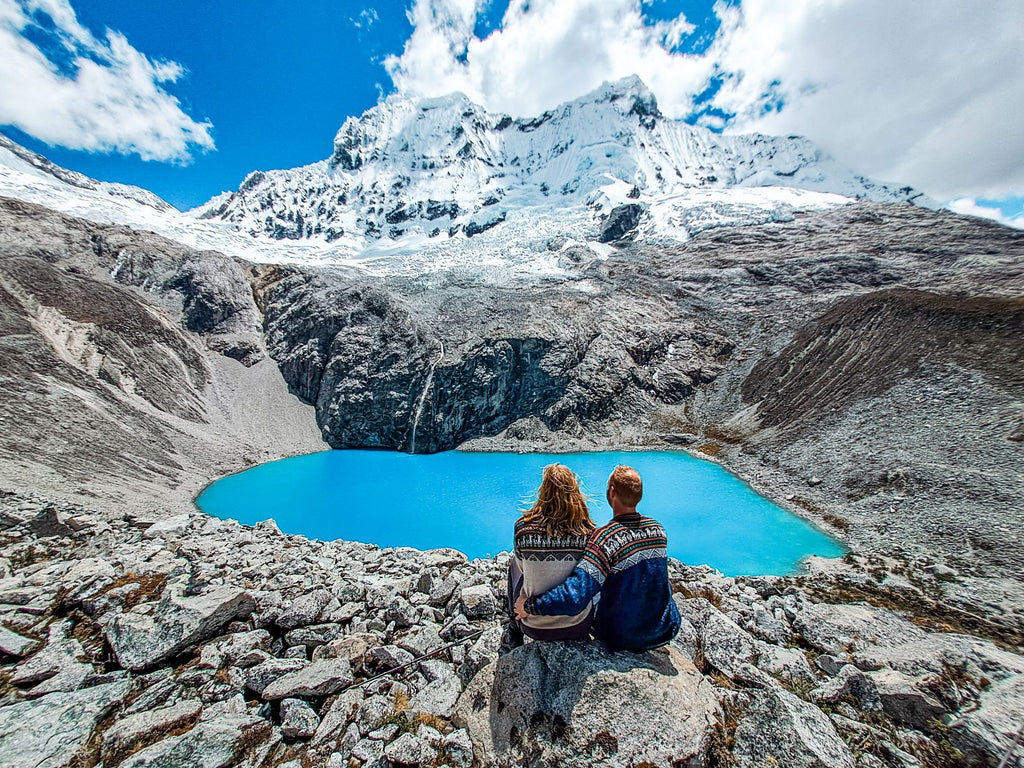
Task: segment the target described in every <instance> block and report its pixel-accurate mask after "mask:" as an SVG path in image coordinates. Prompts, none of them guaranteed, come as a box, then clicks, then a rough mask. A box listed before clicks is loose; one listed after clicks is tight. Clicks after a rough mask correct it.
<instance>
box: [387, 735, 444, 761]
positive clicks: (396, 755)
mask: <svg viewBox="0 0 1024 768" xmlns="http://www.w3.org/2000/svg"><path fill="white" fill-rule="evenodd" d="M384 755H385V756H386V757H387V759H388V760H390V761H391V762H392V763H396V764H398V765H420V764H421V763H426V762H429V761H430V760H433V759H434V757H435V756H436V755H437V750H435V749H434V748H433V747H431V746H430V744H428V743H427V742H426V741H424V740H423V739H421V738H419V737H418V736H413V735H412V734H411V733H403V734H402V735H401V736H399V737H398V738H397V739H395V740H394V741H392V742H391V743H390V744H388V745H387V746H386V747H384Z"/></svg>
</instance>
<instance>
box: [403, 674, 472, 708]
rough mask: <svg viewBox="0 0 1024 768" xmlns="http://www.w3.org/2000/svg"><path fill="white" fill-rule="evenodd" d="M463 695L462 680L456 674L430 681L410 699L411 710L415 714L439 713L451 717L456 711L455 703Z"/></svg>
mask: <svg viewBox="0 0 1024 768" xmlns="http://www.w3.org/2000/svg"><path fill="white" fill-rule="evenodd" d="M460 695H462V681H461V680H459V678H458V677H457V676H455V675H454V674H453V675H452V676H451V677H443V678H440V679H438V680H434V681H433V682H432V683H429V684H428V685H427V686H426V687H425V688H423V690H421V691H418V692H417V693H416V694H414V695H413V697H412V699H410V701H409V711H410V712H412V713H413V714H419V713H423V714H428V715H438V716H439V717H444V718H449V717H451V716H452V712H454V711H455V705H456V704H457V703H458V701H459V696H460Z"/></svg>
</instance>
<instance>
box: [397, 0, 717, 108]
mask: <svg viewBox="0 0 1024 768" xmlns="http://www.w3.org/2000/svg"><path fill="white" fill-rule="evenodd" d="M484 2H486V0H484ZM483 7H484V3H483V2H477V1H476V0H415V3H414V4H413V6H412V8H411V10H410V12H409V19H410V21H411V22H412V24H413V28H414V29H413V33H412V36H411V37H410V38H409V40H408V41H407V43H406V45H405V50H404V51H403V52H402V54H401V55H396V56H391V57H389V58H388V59H387V60H386V61H385V66H386V67H387V70H388V72H389V74H390V75H391V78H392V80H393V81H394V83H395V86H396V87H397V88H398V90H399V91H402V92H405V93H409V94H415V95H423V96H439V95H442V94H445V93H450V92H452V91H461V92H463V93H465V94H466V95H467V96H469V97H470V98H471V99H473V100H474V101H477V102H479V103H481V104H483V105H484V106H485V107H487V108H488V109H489V110H492V111H495V112H506V113H509V114H512V115H515V116H517V117H526V116H532V115H537V114H540V113H541V112H543V111H545V110H547V109H550V108H552V107H555V106H557V105H558V104H560V103H562V102H565V101H569V100H571V99H574V98H577V97H578V96H581V95H583V94H584V93H587V92H589V91H592V90H594V89H595V88H597V87H598V86H599V85H601V83H602V82H604V81H605V80H617V79H619V78H623V77H626V76H628V75H632V74H636V75H639V76H640V77H641V78H642V79H643V80H644V82H646V83H647V85H648V86H649V87H650V88H651V89H652V90H653V91H654V92H655V93H656V94H657V96H658V99H659V103H660V105H661V107H662V109H663V110H665V111H666V112H668V113H670V114H679V115H682V114H685V113H686V112H687V111H688V110H689V108H690V103H691V99H692V96H693V94H695V93H697V92H699V91H700V90H701V89H702V88H703V85H704V83H705V82H706V80H707V78H708V76H709V74H710V71H711V70H710V63H709V62H708V61H707V60H706V59H704V58H702V57H699V56H689V55H684V54H679V53H672V49H673V48H675V47H676V46H678V44H679V42H680V41H681V40H682V39H683V38H684V37H686V36H687V35H689V34H690V33H691V32H692V31H693V26H692V25H691V24H689V23H688V22H687V21H686V19H685V17H682V16H680V17H678V18H676V19H670V20H667V21H661V22H656V23H648V22H647V21H646V20H645V18H644V15H643V11H642V7H641V4H640V2H639V1H638V0H512V2H511V3H510V4H509V7H508V9H507V10H506V12H505V16H504V18H503V20H502V24H501V27H500V28H499V29H497V30H495V31H494V32H492V33H491V34H489V35H488V36H487V37H486V38H484V39H483V40H481V39H479V38H477V37H475V35H474V34H473V31H474V28H475V25H476V20H477V15H478V13H479V12H480V11H481V10H482V9H483Z"/></svg>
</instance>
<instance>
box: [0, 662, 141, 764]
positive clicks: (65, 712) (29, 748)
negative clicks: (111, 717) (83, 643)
mask: <svg viewBox="0 0 1024 768" xmlns="http://www.w3.org/2000/svg"><path fill="white" fill-rule="evenodd" d="M128 688H129V684H128V683H127V682H120V683H107V684H106V685H97V686H95V687H93V688H85V689H83V690H80V691H74V692H72V693H51V694H50V695H48V696H43V697H42V698H39V699H35V700H33V701H25V702H21V703H19V704H12V705H10V706H7V707H0V768H62V766H67V765H71V764H72V763H74V762H75V760H76V757H77V755H78V751H79V750H80V749H82V747H84V746H86V745H87V744H88V743H89V740H90V739H91V738H92V734H93V730H94V729H95V728H96V724H97V723H98V722H99V721H100V718H102V717H103V716H104V715H105V714H106V713H107V712H109V711H110V709H111V708H112V707H114V706H115V705H116V704H117V703H118V702H120V701H121V700H123V699H124V697H125V696H126V695H127V693H128Z"/></svg>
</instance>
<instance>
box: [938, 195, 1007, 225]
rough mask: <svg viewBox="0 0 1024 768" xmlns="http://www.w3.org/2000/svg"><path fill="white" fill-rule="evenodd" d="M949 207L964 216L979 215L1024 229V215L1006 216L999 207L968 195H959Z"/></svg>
mask: <svg viewBox="0 0 1024 768" xmlns="http://www.w3.org/2000/svg"><path fill="white" fill-rule="evenodd" d="M949 207H950V209H951V210H953V211H956V212H957V213H962V214H964V215H966V216H979V217H981V218H983V219H991V220H992V221H998V222H999V223H1000V224H1005V225H1006V226H1008V227H1013V228H1015V229H1024V215H1021V216H1006V215H1005V214H1004V213H1003V212H1002V211H1001V210H1000V209H999V208H994V207H992V206H988V205H981V204H980V203H978V201H977V200H974V199H973V198H970V197H960V198H957V199H956V200H953V201H952V202H950V204H949Z"/></svg>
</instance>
